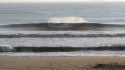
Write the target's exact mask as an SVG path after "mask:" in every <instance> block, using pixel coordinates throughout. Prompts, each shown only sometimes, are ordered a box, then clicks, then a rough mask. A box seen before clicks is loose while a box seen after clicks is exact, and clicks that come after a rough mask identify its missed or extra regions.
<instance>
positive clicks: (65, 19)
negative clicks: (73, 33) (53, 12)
mask: <svg viewBox="0 0 125 70" xmlns="http://www.w3.org/2000/svg"><path fill="white" fill-rule="evenodd" d="M47 22H48V25H49V26H50V27H52V28H71V27H74V26H73V25H71V24H73V23H75V24H76V23H87V22H88V21H87V20H85V19H84V18H81V17H60V18H56V17H55V18H50V19H49V20H48V21H47ZM51 23H56V24H51ZM57 23H59V24H57ZM61 23H63V24H61ZM64 23H65V24H64ZM68 23H71V24H68Z"/></svg>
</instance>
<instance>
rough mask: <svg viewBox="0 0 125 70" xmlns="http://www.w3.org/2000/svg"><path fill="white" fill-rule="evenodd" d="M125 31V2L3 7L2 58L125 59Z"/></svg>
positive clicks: (0, 21)
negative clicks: (67, 57) (103, 57)
mask: <svg viewBox="0 0 125 70" xmlns="http://www.w3.org/2000/svg"><path fill="white" fill-rule="evenodd" d="M51 23H53V24H55V25H57V26H51ZM59 23H67V24H66V25H65V24H64V25H62V24H59ZM79 23H81V24H79ZM70 25H71V26H70ZM73 25H74V26H73ZM124 30H125V2H109V3H108V2H98V3H95V2H94V3H88V2H87V3H69V2H68V3H0V56H29V57H36V56H125V31H124Z"/></svg>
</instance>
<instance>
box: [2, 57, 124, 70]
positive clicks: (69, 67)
mask: <svg viewBox="0 0 125 70" xmlns="http://www.w3.org/2000/svg"><path fill="white" fill-rule="evenodd" d="M124 69H125V57H111V56H104V57H102V56H84V57H8V56H0V70H124Z"/></svg>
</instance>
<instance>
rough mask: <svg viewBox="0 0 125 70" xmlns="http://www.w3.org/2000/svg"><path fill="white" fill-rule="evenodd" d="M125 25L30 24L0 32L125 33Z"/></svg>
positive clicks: (3, 28)
mask: <svg viewBox="0 0 125 70" xmlns="http://www.w3.org/2000/svg"><path fill="white" fill-rule="evenodd" d="M124 30H125V25H123V24H122V25H120V24H119V25H117V24H99V23H29V24H11V25H1V26H0V31H124Z"/></svg>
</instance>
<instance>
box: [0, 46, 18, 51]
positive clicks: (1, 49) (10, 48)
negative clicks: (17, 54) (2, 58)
mask: <svg viewBox="0 0 125 70" xmlns="http://www.w3.org/2000/svg"><path fill="white" fill-rule="evenodd" d="M14 51H16V50H15V49H14V47H12V46H9V45H0V52H14Z"/></svg>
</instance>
